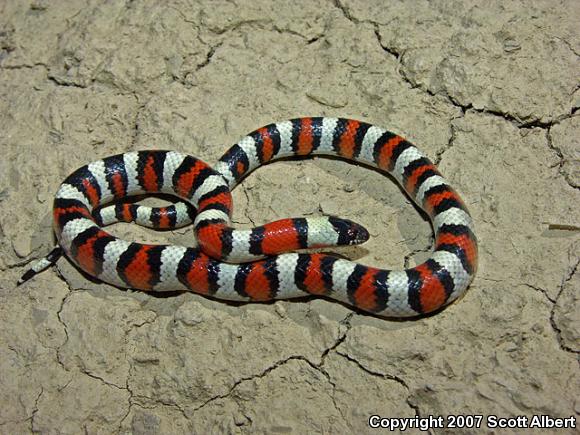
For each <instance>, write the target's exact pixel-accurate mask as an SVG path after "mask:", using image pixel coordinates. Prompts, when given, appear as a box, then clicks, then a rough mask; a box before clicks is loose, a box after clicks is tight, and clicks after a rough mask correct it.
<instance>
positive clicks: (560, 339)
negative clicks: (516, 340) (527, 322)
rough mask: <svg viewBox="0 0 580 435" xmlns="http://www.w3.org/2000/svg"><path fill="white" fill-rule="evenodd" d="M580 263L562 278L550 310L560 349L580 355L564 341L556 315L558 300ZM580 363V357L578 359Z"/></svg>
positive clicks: (579, 351) (579, 352) (551, 321)
mask: <svg viewBox="0 0 580 435" xmlns="http://www.w3.org/2000/svg"><path fill="white" fill-rule="evenodd" d="M579 265H580V260H578V261H576V264H575V265H574V266H573V267H572V268H571V270H570V272H569V273H568V276H567V277H566V278H564V279H563V280H562V284H560V290H559V291H558V294H557V295H556V299H555V301H554V304H553V306H552V310H551V311H550V325H552V329H553V330H554V332H555V333H556V337H557V338H558V345H559V346H560V349H562V350H563V351H565V352H568V353H573V354H577V355H580V350H575V349H572V348H571V347H569V346H568V345H567V344H566V343H565V342H564V338H563V337H562V329H560V328H559V327H558V325H557V323H556V319H555V315H556V305H557V301H558V299H559V298H560V296H561V295H562V293H563V291H564V287H565V286H566V284H567V283H568V282H569V281H570V280H571V279H572V278H573V277H574V275H575V274H576V272H577V271H578V266H579ZM578 363H579V364H580V359H579V360H578Z"/></svg>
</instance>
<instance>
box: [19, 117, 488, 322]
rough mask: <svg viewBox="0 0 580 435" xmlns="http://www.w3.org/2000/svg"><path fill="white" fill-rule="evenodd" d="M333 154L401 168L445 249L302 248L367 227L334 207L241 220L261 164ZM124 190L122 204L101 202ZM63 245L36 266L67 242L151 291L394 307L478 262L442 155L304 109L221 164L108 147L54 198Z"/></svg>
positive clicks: (438, 291)
mask: <svg viewBox="0 0 580 435" xmlns="http://www.w3.org/2000/svg"><path fill="white" fill-rule="evenodd" d="M313 155H333V156H338V157H342V158H344V159H346V160H352V161H355V162H362V163H365V164H368V165H371V166H374V167H377V168H379V169H381V170H383V171H386V172H388V173H390V174H391V175H392V176H394V178H395V179H396V180H397V181H398V182H399V183H400V185H401V186H402V187H403V188H404V190H405V191H406V192H407V194H408V195H409V196H410V197H411V198H412V199H413V200H414V201H415V202H416V204H417V205H419V207H421V208H422V209H423V210H424V211H425V212H426V213H427V214H428V215H429V217H430V218H431V221H432V224H433V228H434V231H435V249H434V251H433V253H432V254H431V256H430V257H429V259H428V260H427V261H425V262H424V263H423V264H420V265H418V266H416V267H413V268H410V269H407V270H400V271H389V270H383V269H377V268H374V267H368V266H364V265H362V264H358V263H355V262H352V261H348V260H344V259H341V258H338V257H335V256H332V255H326V254H321V253H313V254H312V253H311V254H308V253H295V252H292V251H295V250H297V249H302V248H315V247H316V248H319V247H326V246H335V245H349V244H358V243H362V242H364V241H366V240H367V239H368V233H367V231H366V230H365V229H364V228H363V227H362V226H360V225H358V224H356V223H354V222H351V221H349V220H346V219H340V218H334V217H320V218H295V219H283V220H280V221H276V222H273V223H269V224H266V225H263V226H259V227H255V228H253V229H251V230H237V229H234V228H232V227H231V220H230V217H231V213H232V197H231V194H230V190H231V189H232V188H233V187H234V186H236V184H237V183H238V182H239V181H240V180H241V179H242V178H243V177H244V176H245V175H246V174H248V173H249V172H250V171H252V170H253V169H255V168H257V167H258V166H260V165H262V164H265V163H268V162H271V161H273V160H276V159H278V158H282V157H289V156H313ZM144 193H165V194H171V195H174V196H178V197H179V198H181V199H182V200H184V201H186V202H188V203H189V204H190V205H191V206H192V207H193V209H195V212H194V213H192V212H191V211H190V210H191V207H187V206H186V204H185V203H182V202H178V203H176V204H174V205H172V206H169V207H158V208H149V207H145V206H141V205H136V204H128V203H118V201H119V200H122V199H124V198H126V197H128V196H131V195H138V194H144ZM112 201H117V204H116V205H110V206H106V207H101V206H102V205H106V204H108V203H111V202H112ZM53 211H54V229H55V232H56V236H57V240H58V244H59V246H60V247H57V248H55V250H53V251H52V252H51V253H50V254H49V255H48V256H47V257H45V258H43V259H42V260H40V261H39V262H37V264H35V265H34V266H33V267H32V269H30V270H28V271H27V272H26V273H25V274H24V275H23V277H22V279H21V280H20V281H19V283H22V282H24V281H25V280H27V279H29V278H30V277H32V276H33V275H34V274H36V273H38V272H39V271H40V270H42V269H44V268H46V267H47V266H48V265H50V264H52V263H53V262H54V261H56V260H57V259H58V257H59V256H60V254H61V253H62V252H64V253H65V254H66V256H67V257H68V258H70V259H71V260H72V261H73V262H74V263H75V264H76V265H77V266H78V267H80V268H81V269H82V270H84V271H85V272H86V273H88V274H89V275H91V276H94V277H96V278H98V279H100V280H102V281H105V282H108V283H110V284H113V285H116V286H121V287H129V288H134V289H141V290H153V291H167V290H191V291H194V292H196V293H200V294H204V295H210V296H213V297H215V298H218V299H227V300H241V301H266V300H271V299H287V298H293V297H299V296H304V295H307V294H313V295H324V296H328V297H330V298H333V299H337V300H340V301H342V302H345V303H347V304H350V305H353V306H355V307H358V308H360V309H362V310H365V311H369V312H372V313H376V314H378V315H383V316H389V317H409V316H416V315H419V314H423V313H428V312H431V311H434V310H436V309H438V308H440V307H442V306H444V305H446V304H448V303H450V302H451V301H453V300H455V299H457V298H458V297H459V296H461V295H462V294H463V292H464V291H465V289H466V288H467V286H468V285H469V283H470V282H471V280H472V279H473V276H474V274H475V271H476V267H477V241H476V237H475V235H474V228H473V222H472V219H471V216H470V215H469V212H468V211H467V208H466V207H465V204H464V203H463V201H462V200H461V198H460V197H459V195H458V194H457V193H456V192H455V191H454V190H453V189H452V188H451V186H450V185H449V184H448V183H447V181H445V179H444V178H443V177H442V176H441V174H440V173H439V171H438V170H437V168H436V167H435V165H434V164H433V163H431V162H430V161H429V159H428V158H427V157H425V155H423V154H422V153H421V152H420V151H419V150H418V149H417V148H416V147H415V146H413V145H412V144H411V143H409V142H408V141H406V140H405V139H403V138H402V137H400V136H398V135H396V134H394V133H391V132H389V131H386V130H383V129H381V128H379V127H376V126H374V125H370V124H367V123H364V122H359V121H355V120H351V119H340V118H338V119H337V118H327V117H318V118H299V119H293V120H290V121H285V122H280V123H275V124H270V125H267V126H265V127H262V128H260V129H258V130H256V131H254V132H252V133H250V134H249V135H247V136H246V137H244V138H243V139H242V140H240V141H239V142H238V143H237V144H235V145H234V146H233V147H232V148H230V149H229V150H228V151H227V152H226V153H225V154H224V156H223V157H222V158H221V159H220V160H219V162H218V163H217V165H215V166H214V168H213V169H212V168H211V167H210V166H208V165H207V164H205V163H204V162H202V161H201V160H199V159H197V158H195V157H191V156H188V155H185V154H182V153H180V152H176V151H139V152H129V153H125V154H119V155H115V156H112V157H107V158H105V159H103V160H98V161H96V162H93V163H90V164H88V165H86V166H83V167H82V168H80V169H78V170H77V171H75V172H73V173H72V174H71V175H70V176H69V177H68V178H67V179H66V180H65V181H64V182H63V183H62V184H61V186H60V188H59V189H58V192H57V193H56V197H55V200H54V209H53ZM192 220H193V224H194V231H195V235H196V238H197V241H198V245H199V246H198V247H195V248H193V247H183V246H174V245H151V244H141V243H136V242H128V241H125V240H122V239H119V238H117V237H114V236H112V235H111V234H109V233H107V232H106V231H104V230H103V229H102V228H101V227H102V226H104V225H108V224H111V223H114V222H118V221H125V222H136V223H138V224H140V225H145V226H150V227H153V228H169V229H171V228H177V227H180V226H183V225H187V224H189V223H191V221H192Z"/></svg>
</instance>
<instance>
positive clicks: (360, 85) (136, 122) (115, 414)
mask: <svg viewBox="0 0 580 435" xmlns="http://www.w3.org/2000/svg"><path fill="white" fill-rule="evenodd" d="M482 4H485V6H481V5H482ZM579 22H580V6H579V3H578V2H577V1H575V0H569V1H561V2H556V1H533V2H532V1H530V2H527V3H524V2H504V1H496V2H480V1H475V0H471V1H448V0H440V1H434V2H426V1H413V2H402V1H401V2H388V3H387V2H380V1H374V2H371V1H362V0H359V1H352V0H334V1H333V0H328V1H324V2H311V1H307V0H296V1H294V2H284V1H278V2H275V3H272V2H268V1H252V2H249V1H248V2H245V1H241V0H233V1H209V0H206V1H201V2H196V1H174V2H167V3H166V2H152V1H151V2H140V1H126V2H121V1H96V0H87V1H64V0H61V1H43V0H39V1H32V2H31V1H17V0H12V1H2V2H1V4H0V150H1V152H2V155H1V159H0V203H1V207H0V245H1V249H0V270H1V271H2V273H1V274H0V325H1V327H0V432H1V433H4V434H26V433H31V432H34V433H43V434H61V433H62V434H80V433H87V434H110V433H122V434H127V433H133V434H175V433H199V434H204V433H222V432H223V433H264V434H265V433H269V434H276V433H278V434H280V433H296V434H303V433H333V434H335V433H370V432H374V433H381V432H383V433H385V432H387V433H388V431H387V430H385V429H383V430H378V431H376V430H375V431H373V430H371V429H370V428H369V427H368V425H367V422H368V418H369V416H370V415H372V414H378V415H381V416H385V417H387V416H388V417H414V416H421V417H425V416H428V415H443V416H446V415H449V414H468V415H484V416H487V415H497V416H503V417H509V416H518V415H524V416H532V415H538V414H544V415H550V416H553V417H570V416H574V417H575V418H576V419H580V370H579V352H580V308H579V304H580V293H579V289H580V272H579V271H578V264H579V261H580V238H579V230H578V229H579V225H580V220H579V215H580V201H579V200H580V192H579V188H580V160H579V159H580V139H579V138H580V117H579V116H578V113H577V109H578V106H579V105H580V75H579V72H580V61H579V55H580V35H579V31H578V23H579ZM306 115H310V116H319V115H327V116H342V117H353V118H356V119H362V120H365V121H368V122H371V123H374V124H377V125H380V126H382V127H385V128H388V129H391V130H394V131H396V132H398V133H400V134H403V135H404V136H406V137H408V138H409V139H410V140H411V141H413V142H414V143H416V144H417V145H418V146H419V147H420V148H421V149H422V150H423V151H424V152H425V153H426V154H427V155H429V156H430V157H431V158H432V159H433V160H434V161H435V162H436V163H438V164H439V167H440V169H441V170H442V172H443V173H444V174H445V175H446V177H447V178H448V179H449V180H451V182H452V184H453V185H454V186H455V187H456V188H457V189H458V190H459V191H460V192H461V193H462V195H463V197H464V198H465V200H466V202H467V204H468V207H469V208H470V210H471V212H472V214H473V216H474V219H475V222H476V226H477V235H478V237H479V241H480V267H479V271H478V275H477V277H476V279H475V281H474V282H473V284H472V286H471V288H470V289H469V291H468V292H467V294H466V296H465V297H464V298H463V299H461V300H460V301H458V302H457V303H455V304H453V305H452V306H450V307H448V308H447V309H445V310H443V311H442V312H440V313H438V314H436V315H434V316H431V317H427V318H423V319H419V320H414V321H393V320H384V319H379V318H375V317H372V316H368V315H365V314H362V313H359V312H354V311H352V310H351V309H349V308H348V307H346V306H342V305H340V304H338V303H335V302H332V301H327V300H320V299H310V300H302V301H293V302H292V301H282V302H276V303H272V304H248V305H240V306H236V305H231V304H225V303H222V302H219V301H212V300H208V299H205V298H203V297H201V296H198V295H195V294H189V293H187V294H171V295H168V296H167V295H154V294H146V293H142V292H134V291H126V290H121V289H117V288H114V287H111V286H108V285H104V284H101V283H98V282H93V281H90V280H88V279H87V278H86V277H84V276H82V275H81V274H80V273H79V272H78V271H77V270H76V269H75V268H74V267H72V266H71V264H70V263H69V262H68V261H67V260H66V259H61V260H60V261H59V263H58V266H57V267H55V268H52V269H50V270H48V271H46V272H44V273H43V274H41V275H38V276H37V277H36V278H35V279H34V280H32V281H30V282H28V283H26V284H25V285H24V286H22V287H18V288H17V287H16V286H15V282H16V280H17V278H18V277H19V276H20V274H21V273H22V272H23V271H24V270H25V269H26V265H27V264H28V263H29V262H30V261H32V260H33V259H36V258H38V257H40V256H42V255H44V254H45V253H47V252H48V250H49V249H50V248H51V246H52V244H53V239H52V232H51V217H50V216H51V200H52V196H53V194H54V192H55V190H56V188H57V187H58V185H59V183H60V181H61V180H62V179H64V177H65V176H66V175H68V173H70V172H71V171H72V170H74V169H76V168H77V167H80V166H82V165H83V164H85V163H88V162H90V161H92V160H96V159H98V158H102V157H105V156H107V155H111V154H115V153H120V152H125V151H130V150H139V149H153V148H157V149H177V150H180V151H184V152H187V153H190V154H192V155H195V156H198V157H200V158H202V159H203V160H206V161H207V162H210V163H211V162H215V161H216V160H217V159H218V158H219V157H220V155H221V154H222V153H223V152H224V151H225V150H226V149H227V147H229V146H230V145H231V144H233V143H235V142H236V141H237V140H238V139H239V138H240V137H242V136H243V135H245V134H246V133H248V132H250V131H252V130H254V129H255V128H258V127H260V126H262V125H264V124H267V123H270V122H273V121H280V120H285V119H289V118H292V117H297V116H306ZM234 201H235V207H236V212H235V221H236V223H237V224H238V225H239V226H240V227H249V226H252V224H254V223H255V224H258V223H265V222H267V221H271V220H273V219H276V218H281V217H288V216H301V215H319V214H338V215H340V216H343V217H346V218H350V219H353V220H356V221H358V222H361V223H362V224H364V225H365V226H366V227H367V228H369V230H370V232H371V235H372V239H371V241H369V242H368V243H367V244H365V245H364V247H361V248H357V249H350V250H346V251H344V250H343V251H341V253H342V254H343V255H346V256H349V257H350V258H354V259H359V260H360V261H361V262H364V263H366V264H369V265H371V264H372V265H376V266H382V267H390V268H402V267H404V266H405V265H413V264H416V263H417V262H421V261H422V260H423V259H425V258H426V256H427V255H428V253H429V250H430V249H431V244H432V232H431V228H430V225H429V222H428V221H427V220H426V219H425V217H424V216H423V215H422V214H420V213H419V212H418V211H417V209H415V208H414V207H413V206H412V205H411V203H410V201H409V200H408V198H406V197H405V196H404V195H403V194H402V193H401V191H400V190H399V188H398V187H397V186H396V184H395V183H394V182H393V181H392V180H391V179H390V178H388V177H385V176H383V175H381V174H379V173H376V172H374V171H372V170H369V169H367V168H363V167H359V166H356V165H353V164H348V163H345V162H342V161H337V160H328V159H313V160H309V161H300V162H297V161H288V162H277V163H274V164H272V165H270V166H267V167H264V168H261V169H259V170H258V171H257V172H256V173H254V174H252V175H251V176H250V177H248V178H247V179H246V180H245V181H244V182H243V184H242V185H241V186H239V187H238V188H237V189H236V190H235V195H234ZM112 231H113V232H114V233H115V234H117V235H119V236H124V237H126V238H133V239H137V240H147V241H168V242H174V243H182V244H191V243H193V242H192V241H191V237H192V236H191V229H190V228H186V229H183V230H180V231H175V232H166V233H153V232H150V231H148V230H144V229H141V228H135V226H133V225H127V224H123V225H121V224H118V225H116V226H114V227H113V228H112ZM577 430H578V429H571V428H568V429H562V430H559V431H556V430H547V431H544V432H554V433H561V434H565V433H577V432H576V431H577ZM447 431H450V430H449V429H432V430H431V433H446V432H447ZM481 431H482V432H484V433H511V432H514V430H511V429H510V430H505V431H504V430H499V429H492V428H488V427H485V425H483V427H482V429H481ZM416 432H417V430H414V431H410V433H416ZM453 432H454V433H472V432H473V430H472V429H462V430H455V431H453ZM524 432H526V431H519V433H524Z"/></svg>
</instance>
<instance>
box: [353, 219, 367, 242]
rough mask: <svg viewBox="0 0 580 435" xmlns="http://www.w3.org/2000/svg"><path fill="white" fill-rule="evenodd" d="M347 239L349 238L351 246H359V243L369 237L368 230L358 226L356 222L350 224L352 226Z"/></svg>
mask: <svg viewBox="0 0 580 435" xmlns="http://www.w3.org/2000/svg"><path fill="white" fill-rule="evenodd" d="M348 233H349V238H351V240H352V242H351V243H350V244H351V245H359V244H361V243H364V242H366V241H367V240H368V239H369V237H370V235H369V232H368V230H367V229H366V228H365V227H363V226H362V225H360V224H357V223H356V222H353V223H352V226H351V227H350V228H349V230H348Z"/></svg>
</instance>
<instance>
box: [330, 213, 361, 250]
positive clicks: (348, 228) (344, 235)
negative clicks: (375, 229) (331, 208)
mask: <svg viewBox="0 0 580 435" xmlns="http://www.w3.org/2000/svg"><path fill="white" fill-rule="evenodd" d="M328 221H329V222H330V224H331V225H332V226H333V227H334V230H335V231H336V233H337V234H338V242H337V245H339V246H343V245H360V244H361V243H364V242H366V241H367V240H368V239H369V232H368V231H367V229H366V228H365V227H363V226H362V225H360V224H357V223H356V222H353V221H351V220H350V219H343V218H339V217H336V216H330V217H329V218H328Z"/></svg>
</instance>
